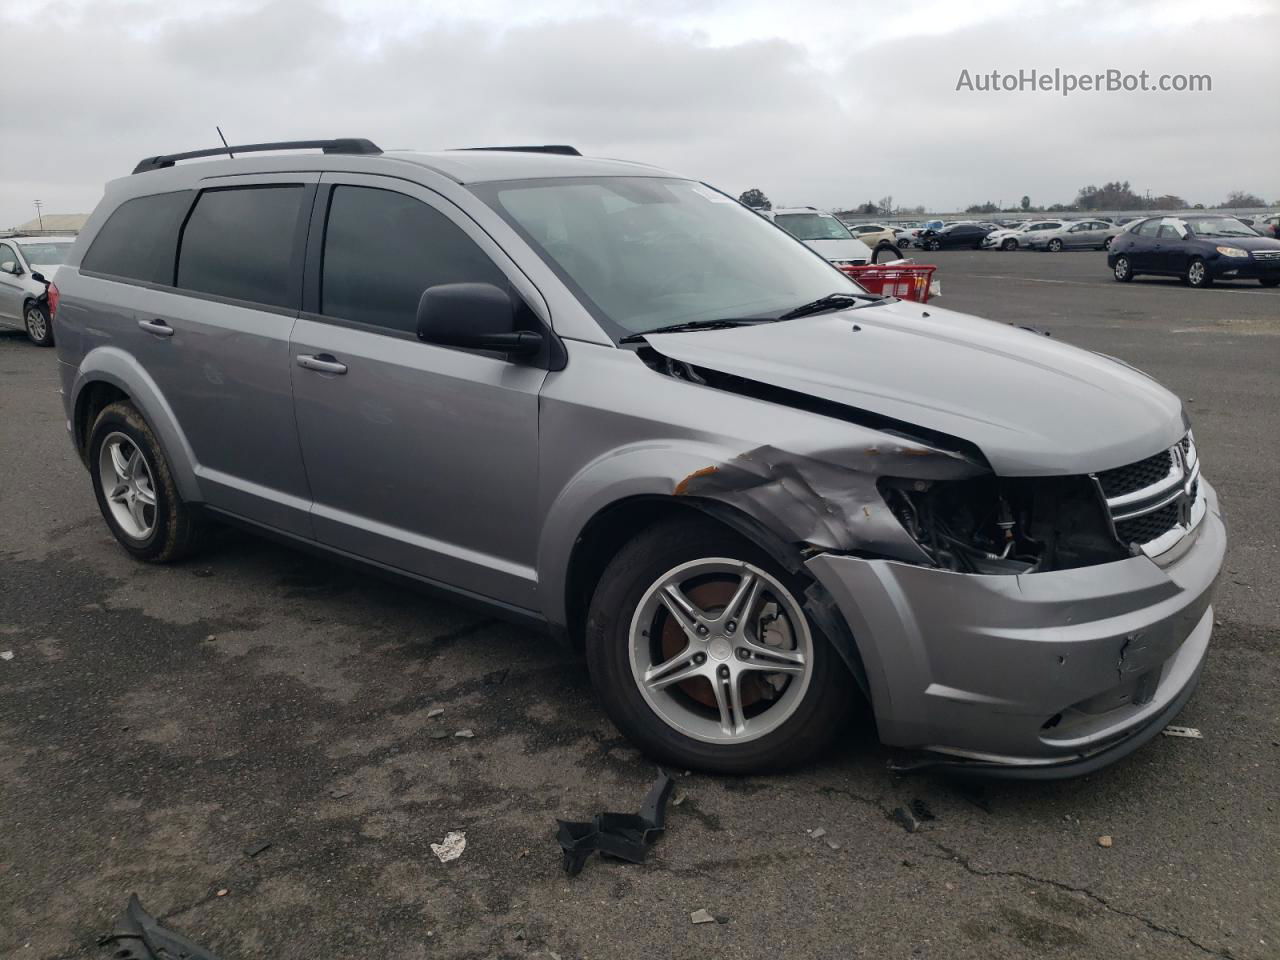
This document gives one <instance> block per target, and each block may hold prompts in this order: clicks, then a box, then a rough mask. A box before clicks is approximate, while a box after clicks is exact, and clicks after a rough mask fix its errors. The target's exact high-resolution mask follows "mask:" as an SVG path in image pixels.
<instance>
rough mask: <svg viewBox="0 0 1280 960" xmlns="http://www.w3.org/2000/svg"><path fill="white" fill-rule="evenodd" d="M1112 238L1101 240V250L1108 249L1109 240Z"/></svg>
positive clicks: (1109, 245) (1109, 246) (1109, 247)
mask: <svg viewBox="0 0 1280 960" xmlns="http://www.w3.org/2000/svg"><path fill="white" fill-rule="evenodd" d="M1113 239H1114V238H1113V237H1107V239H1105V240H1103V241H1102V249H1103V250H1110V249H1111V241H1112V240H1113Z"/></svg>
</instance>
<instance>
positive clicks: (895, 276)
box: [840, 263, 938, 303]
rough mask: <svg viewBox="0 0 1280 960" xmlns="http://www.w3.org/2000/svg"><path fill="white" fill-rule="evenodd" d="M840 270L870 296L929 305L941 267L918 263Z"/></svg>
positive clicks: (876, 265)
mask: <svg viewBox="0 0 1280 960" xmlns="http://www.w3.org/2000/svg"><path fill="white" fill-rule="evenodd" d="M840 269H841V270H842V271H844V272H845V273H847V274H848V275H849V276H851V277H853V279H855V280H857V281H858V283H860V284H862V285H863V286H864V287H866V288H867V291H868V292H869V293H879V294H883V295H884V296H886V297H901V298H902V299H903V300H915V301H916V302H918V303H928V302H929V293H930V288H931V287H932V286H933V271H935V270H937V269H938V268H937V267H935V266H927V265H921V264H915V263H909V264H899V265H892V264H880V263H868V264H865V265H863V266H854V265H848V266H842V267H840Z"/></svg>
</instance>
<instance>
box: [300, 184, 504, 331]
mask: <svg viewBox="0 0 1280 960" xmlns="http://www.w3.org/2000/svg"><path fill="white" fill-rule="evenodd" d="M440 283H492V284H494V285H495V286H498V287H501V288H503V289H506V287H507V278H506V276H505V275H504V274H503V273H502V271H501V270H499V269H498V267H497V266H496V265H495V264H494V262H493V261H492V260H490V259H489V257H488V256H487V255H486V254H485V253H484V251H483V250H481V249H480V248H479V247H478V246H476V244H475V243H474V242H473V241H472V240H471V238H470V237H468V236H467V235H466V234H465V233H463V232H462V230H461V229H460V228H459V227H458V226H456V225H455V224H454V223H453V222H452V221H451V220H450V219H449V218H448V217H446V216H445V215H444V214H442V213H440V212H439V211H438V210H436V209H434V208H432V207H429V206H427V205H426V204H425V203H422V202H421V201H418V200H415V199H413V198H412V197H406V196H405V195H404V194H401V193H392V192H391V191H389V190H379V189H377V188H374V187H336V188H335V189H334V191H333V198H332V200H331V201H330V203H329V222H328V225H327V226H326V228H325V238H324V260H323V265H322V267H321V281H320V311H321V313H324V314H327V315H328V316H331V317H342V318H344V319H347V320H357V321H359V322H360V323H369V324H373V325H375V326H379V327H389V328H391V329H393V330H404V331H413V330H414V329H416V327H417V315H418V301H419V300H420V299H421V298H422V292H423V291H424V290H426V289H427V287H432V286H435V285H436V284H440Z"/></svg>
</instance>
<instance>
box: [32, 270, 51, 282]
mask: <svg viewBox="0 0 1280 960" xmlns="http://www.w3.org/2000/svg"><path fill="white" fill-rule="evenodd" d="M31 279H32V280H34V281H35V282H36V283H48V282H49V281H48V280H46V279H45V276H44V274H43V273H41V272H40V271H39V270H32V271H31Z"/></svg>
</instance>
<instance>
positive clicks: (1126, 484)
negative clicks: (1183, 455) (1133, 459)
mask: <svg viewBox="0 0 1280 960" xmlns="http://www.w3.org/2000/svg"><path fill="white" fill-rule="evenodd" d="M1172 457H1173V454H1172V453H1170V452H1169V451H1168V450H1163V451H1161V452H1160V453H1157V454H1156V455H1155V456H1154V457H1147V459H1145V460H1139V461H1138V462H1137V463H1131V464H1129V465H1128V466H1127V467H1116V468H1115V469H1114V470H1104V471H1103V472H1102V473H1100V474H1098V482H1099V483H1100V484H1102V492H1103V494H1105V495H1106V496H1107V498H1108V499H1110V498H1112V497H1120V496H1123V495H1124V494H1126V493H1133V492H1134V491H1135V490H1141V489H1142V488H1143V487H1149V486H1151V485H1152V484H1154V483H1159V482H1160V481H1161V480H1163V479H1164V478H1165V477H1167V476H1168V475H1169V471H1170V470H1171V469H1172V468H1173V459H1172Z"/></svg>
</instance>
